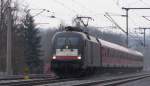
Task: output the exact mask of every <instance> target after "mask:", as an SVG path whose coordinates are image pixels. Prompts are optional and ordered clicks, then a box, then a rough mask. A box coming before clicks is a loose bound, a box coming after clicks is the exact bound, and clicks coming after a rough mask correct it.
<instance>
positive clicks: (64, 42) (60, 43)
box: [56, 37, 79, 49]
mask: <svg viewBox="0 0 150 86" xmlns="http://www.w3.org/2000/svg"><path fill="white" fill-rule="evenodd" d="M78 45H79V38H77V37H59V38H57V40H56V48H57V49H64V48H68V49H72V48H74V49H77V48H78Z"/></svg>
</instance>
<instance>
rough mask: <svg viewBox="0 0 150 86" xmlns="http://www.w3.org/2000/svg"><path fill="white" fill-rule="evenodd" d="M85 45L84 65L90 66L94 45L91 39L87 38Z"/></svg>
mask: <svg viewBox="0 0 150 86" xmlns="http://www.w3.org/2000/svg"><path fill="white" fill-rule="evenodd" d="M85 42H86V43H85V44H86V45H85V46H84V56H85V57H84V66H85V67H90V65H91V64H92V62H91V61H92V58H90V57H91V54H92V53H91V50H92V49H91V47H92V45H91V43H90V41H88V40H85Z"/></svg>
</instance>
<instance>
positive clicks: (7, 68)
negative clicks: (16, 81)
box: [6, 7, 12, 75]
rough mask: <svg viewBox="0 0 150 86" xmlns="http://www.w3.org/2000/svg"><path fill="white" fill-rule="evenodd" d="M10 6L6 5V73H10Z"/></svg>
mask: <svg viewBox="0 0 150 86" xmlns="http://www.w3.org/2000/svg"><path fill="white" fill-rule="evenodd" d="M11 11H12V10H11V7H8V19H7V20H8V21H7V22H8V28H7V58H6V73H7V75H11V73H12V68H11V56H12V55H11V34H12V33H11V32H12V31H11V30H12V23H11V22H12V17H11Z"/></svg>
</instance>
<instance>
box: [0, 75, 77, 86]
mask: <svg viewBox="0 0 150 86" xmlns="http://www.w3.org/2000/svg"><path fill="white" fill-rule="evenodd" d="M71 80H75V78H59V77H40V78H37V79H28V80H24V79H17V80H0V86H33V85H40V84H47V83H57V82H66V81H71Z"/></svg>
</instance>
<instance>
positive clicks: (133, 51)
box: [60, 31, 143, 56]
mask: <svg viewBox="0 0 150 86" xmlns="http://www.w3.org/2000/svg"><path fill="white" fill-rule="evenodd" d="M65 32H68V31H65ZM69 32H70V31H69ZM71 32H73V33H78V34H81V35H82V36H84V37H85V38H86V35H85V33H83V32H78V31H71ZM60 33H64V32H60ZM90 38H93V36H90ZM94 38H95V37H94ZM98 40H99V41H100V42H101V45H102V46H106V47H110V48H113V49H116V50H119V51H122V52H126V53H129V54H134V55H138V56H143V54H142V53H140V52H138V51H136V50H132V49H129V48H126V47H123V46H121V45H118V44H115V43H112V42H108V41H105V40H102V39H98ZM91 41H92V39H91ZM93 41H94V40H93Z"/></svg>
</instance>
